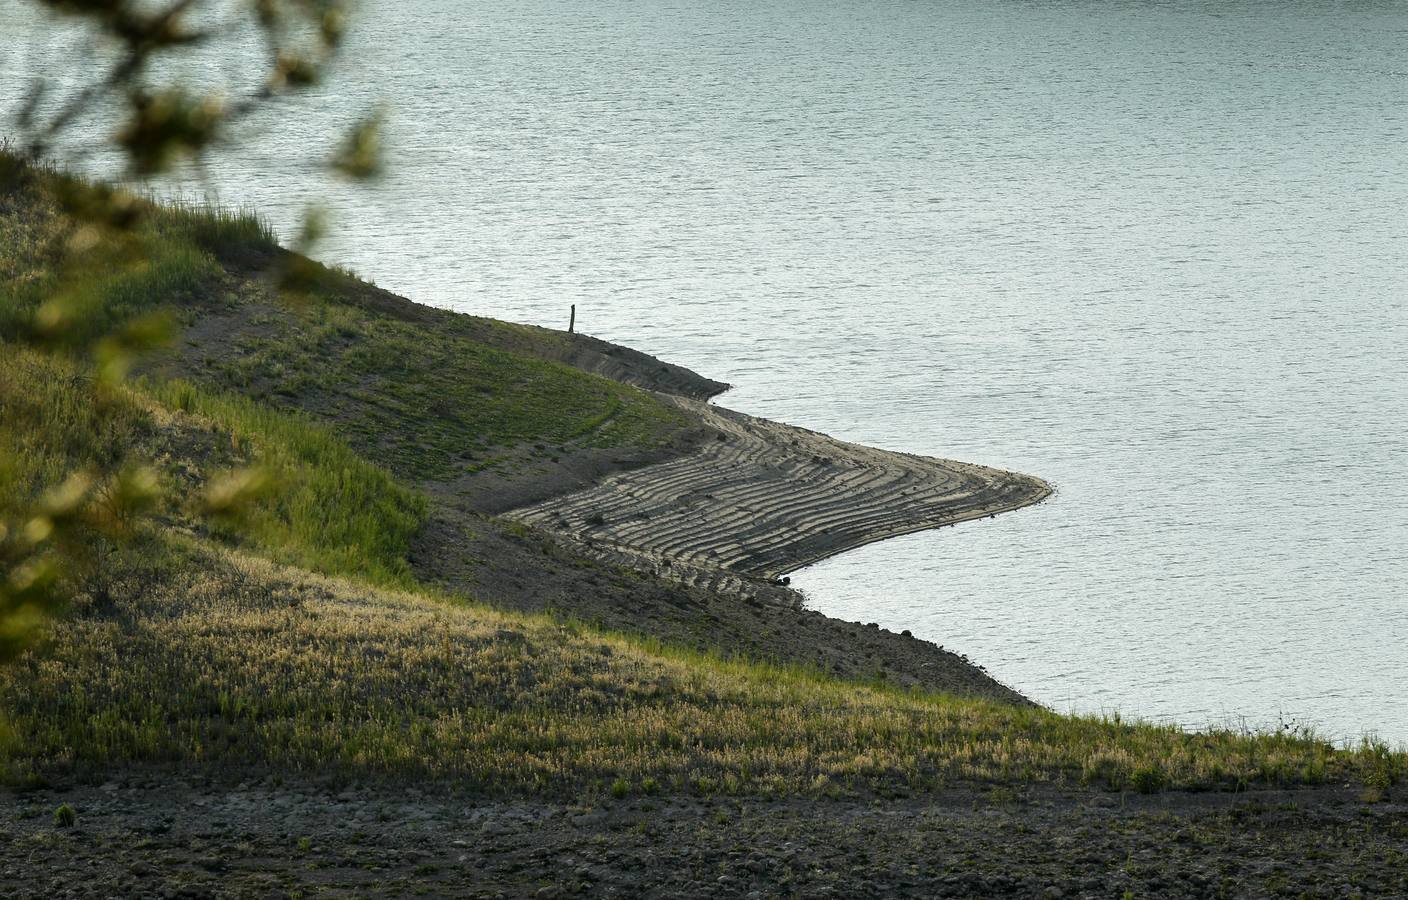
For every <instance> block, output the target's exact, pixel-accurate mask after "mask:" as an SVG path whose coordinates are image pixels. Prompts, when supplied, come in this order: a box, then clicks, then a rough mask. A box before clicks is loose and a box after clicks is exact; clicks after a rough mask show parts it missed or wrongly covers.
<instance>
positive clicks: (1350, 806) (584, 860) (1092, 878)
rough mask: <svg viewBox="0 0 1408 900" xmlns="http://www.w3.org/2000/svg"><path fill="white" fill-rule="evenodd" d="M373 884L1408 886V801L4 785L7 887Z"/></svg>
mask: <svg viewBox="0 0 1408 900" xmlns="http://www.w3.org/2000/svg"><path fill="white" fill-rule="evenodd" d="M64 804H67V805H68V806H69V807H70V808H71V809H72V810H73V812H74V820H73V824H72V825H70V826H67V827H62V826H60V825H58V824H56V822H55V810H56V809H57V808H59V807H60V806H61V805H64ZM368 894H375V895H388V896H418V895H426V896H468V897H560V896H592V897H613V896H617V897H635V896H646V897H779V896H782V897H827V896H831V897H847V898H849V897H882V896H884V897H888V896H913V897H936V896H937V897H943V896H956V897H994V896H996V897H1001V896H1012V897H1072V898H1074V897H1090V898H1095V897H1100V898H1107V897H1190V898H1192V897H1267V896H1289V897H1356V896H1359V897H1402V896H1405V895H1408V804H1405V803H1404V802H1403V801H1402V799H1401V798H1400V799H1398V800H1390V801H1388V802H1379V803H1367V802H1365V801H1364V800H1363V799H1362V798H1361V797H1359V796H1357V795H1356V794H1355V793H1353V792H1351V791H1347V790H1342V789H1332V790H1321V791H1298V792H1279V793H1257V794H1243V795H1240V796H1239V795H1230V794H1195V795H1186V794H1162V795H1153V796H1138V795H1119V794H1109V793H1100V792H1083V791H1081V792H1070V793H1063V792H1060V791H1055V790H1037V791H1032V792H1027V793H1017V792H1013V791H1012V790H1010V789H1005V788H996V789H992V788H989V789H978V788H974V789H961V790H954V791H951V792H948V793H945V794H942V795H939V796H934V797H926V798H899V799H889V800H855V799H852V800H845V799H841V800H830V799H819V800H809V799H788V800H763V799H736V798H689V799H672V798H640V797H632V798H622V799H610V798H606V799H596V800H593V801H582V802H578V803H571V802H538V801H532V800H520V801H503V800H499V801H488V800H484V799H476V798H474V797H472V796H469V795H462V794H457V793H456V792H455V791H453V790H448V789H440V790H435V791H430V790H419V789H414V788H390V787H380V788H365V787H361V788H359V787H352V788H346V787H329V786H326V785H322V786H319V785H314V784H309V783H305V784H300V785H295V784H283V785H279V786H276V785H275V784H274V779H262V780H257V781H247V782H243V783H225V784H216V783H211V782H205V781H202V780H199V779H184V780H180V779H177V780H173V779H172V778H170V777H169V776H164V775H157V774H139V775H135V776H126V777H117V778H114V779H113V780H112V781H109V782H106V783H104V784H102V785H88V786H69V787H63V788H47V789H44V790H40V791H32V792H25V793H14V792H7V793H4V794H0V896H5V897H119V896H149V897H273V896H351V895H368Z"/></svg>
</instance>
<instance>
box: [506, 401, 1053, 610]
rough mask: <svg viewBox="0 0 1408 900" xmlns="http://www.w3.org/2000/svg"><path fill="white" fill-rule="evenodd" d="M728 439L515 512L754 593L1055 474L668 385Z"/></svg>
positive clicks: (592, 543)
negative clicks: (756, 411) (1003, 466)
mask: <svg viewBox="0 0 1408 900" xmlns="http://www.w3.org/2000/svg"><path fill="white" fill-rule="evenodd" d="M661 396H662V399H668V400H670V401H671V402H673V403H676V404H678V405H679V406H681V407H683V408H685V409H686V410H687V411H688V412H690V413H692V414H694V415H696V416H698V417H699V418H700V419H701V420H702V421H703V422H704V424H705V425H706V426H708V427H709V428H710V429H712V430H713V431H714V432H715V434H716V438H715V439H714V440H712V441H706V442H705V445H704V446H703V448H702V449H700V450H698V451H696V452H694V453H691V454H689V455H688V456H684V457H681V458H679V459H675V460H672V461H670V462H665V463H660V464H657V465H651V466H646V467H644V468H640V469H635V470H632V471H627V472H621V473H618V474H616V475H612V476H611V477H609V478H607V479H605V480H604V481H602V482H600V483H598V484H596V485H593V486H591V487H588V488H586V489H583V490H580V491H577V492H575V493H572V494H568V495H566V496H563V497H557V498H554V499H552V500H548V501H544V502H542V503H538V504H534V505H532V506H527V507H523V508H520V509H517V510H515V511H512V512H510V513H508V515H509V517H510V518H515V519H518V520H520V521H522V522H525V523H527V524H529V525H533V526H535V527H537V528H541V529H543V530H545V531H548V532H550V533H552V534H554V535H557V536H559V537H564V538H568V539H570V540H571V541H573V542H574V543H575V544H576V545H578V546H579V547H581V548H583V549H585V550H586V551H587V552H588V553H590V554H592V555H595V556H597V557H598V558H603V559H608V560H610V561H613V562H619V563H623V564H626V565H630V566H633V567H637V568H645V569H648V570H650V571H653V572H656V573H659V574H661V575H665V576H668V577H672V578H675V579H677V580H680V581H683V582H685V583H687V584H692V585H697V586H699V587H704V588H707V589H711V590H723V591H729V592H739V591H743V592H746V591H747V590H748V589H749V587H750V585H754V584H756V583H757V582H758V581H771V580H774V579H776V578H778V577H779V576H781V575H783V574H784V573H786V572H790V571H792V570H794V569H797V568H800V567H801V566H804V565H807V564H808V563H812V562H815V561H817V560H819V559H823V558H825V557H827V556H832V555H834V554H836V553H840V552H842V551H843V550H848V549H851V548H853V547H858V546H860V545H862V544H867V543H871V542H873V541H878V540H882V539H884V538H888V537H894V536H896V535H900V534H906V533H909V532H913V531H922V530H925V529H930V528H938V527H942V526H944V525H952V524H955V523H957V522H962V521H967V520H970V519H978V518H984V517H988V516H993V515H996V514H998V513H1000V512H1006V511H1008V510H1012V509H1017V508H1019V507H1022V506H1028V505H1030V504H1033V503H1037V502H1039V501H1041V500H1043V499H1045V498H1046V497H1047V496H1049V495H1050V493H1051V486H1050V485H1048V484H1047V483H1046V482H1044V481H1042V480H1040V479H1038V478H1032V477H1030V476H1027V475H1021V474H1018V473H1015V472H1006V471H1003V470H1000V469H993V468H988V467H986V466H978V465H973V464H970V463H962V462H956V461H953V460H944V459H932V458H928V457H921V456H914V455H910V454H906V453H894V452H891V451H887V450H878V449H875V448H873V447H865V446H861V445H859V444H851V443H847V442H845V441H839V440H836V439H835V438H832V437H829V436H827V435H824V434H818V433H817V432H814V431H808V430H806V429H803V428H797V427H794V426H790V425H783V424H780V423H777V422H771V421H768V420H766V419H758V418H754V417H752V416H748V415H744V414H742V413H737V412H733V411H730V410H726V409H720V408H718V407H714V406H710V405H708V404H707V403H703V402H700V401H697V400H690V399H685V398H679V397H665V396H664V395H661Z"/></svg>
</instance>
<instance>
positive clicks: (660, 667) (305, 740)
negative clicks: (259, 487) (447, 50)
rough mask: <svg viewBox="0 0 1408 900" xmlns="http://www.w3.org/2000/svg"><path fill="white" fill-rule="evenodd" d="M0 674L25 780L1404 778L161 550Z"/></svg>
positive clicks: (810, 789)
mask: <svg viewBox="0 0 1408 900" xmlns="http://www.w3.org/2000/svg"><path fill="white" fill-rule="evenodd" d="M115 580H116V582H117V584H118V587H117V589H116V590H114V591H113V596H114V598H115V599H113V600H112V601H111V602H110V604H109V605H108V606H107V608H104V609H89V610H86V611H85V612H84V614H83V615H81V616H79V617H78V618H77V619H76V620H75V621H73V622H72V623H70V624H68V625H66V626H65V627H64V628H62V629H60V630H59V631H58V633H57V636H56V638H55V641H54V644H53V646H52V647H51V648H50V652H49V653H47V654H45V655H42V656H41V655H33V656H30V657H28V658H26V659H25V660H24V661H23V662H22V663H21V664H20V665H19V666H17V667H15V668H13V669H12V670H11V671H9V672H6V673H4V674H3V675H0V703H3V706H4V708H5V709H6V710H7V711H9V714H10V716H11V718H12V723H13V724H14V726H15V727H16V729H17V731H18V732H19V733H20V734H22V735H23V738H24V740H23V755H24V761H25V762H33V763H35V764H42V766H44V767H46V768H47V769H48V770H49V771H53V770H55V769H58V770H62V769H64V768H66V767H70V766H72V767H77V768H79V769H84V768H97V769H101V768H102V767H104V766H110V765H111V764H112V763H114V762H127V761H137V762H154V763H179V764H181V765H182V766H185V767H191V766H201V765H203V764H204V765H207V766H219V767H221V768H224V769H231V768H233V769H235V770H238V767H239V766H241V765H243V766H248V767H252V768H266V767H272V768H273V769H274V770H275V771H281V770H288V771H290V772H295V771H303V772H309V773H316V774H323V775H336V776H339V777H340V778H342V779H344V780H362V779H365V778H368V777H371V776H388V775H389V776H393V777H399V778H409V779H415V780H423V779H447V780H450V781H452V782H455V783H458V784H461V785H462V786H465V787H468V788H470V789H473V790H482V791H486V792H516V791H523V790H528V791H536V790H546V791H548V792H550V793H555V792H563V791H569V790H582V789H587V790H591V789H594V788H595V789H598V790H602V791H606V790H610V791H612V792H613V793H627V792H629V793H654V792H678V791H683V792H686V793H703V794H708V793H715V792H721V793H763V794H769V793H774V794H786V793H797V792H804V793H816V794H838V793H846V794H850V793H854V792H859V793H869V792H878V793H881V794H893V793H907V792H909V791H915V790H920V791H922V790H927V789H931V788H935V787H939V786H943V785H952V784H956V783H972V782H979V783H991V782H1010V781H1020V782H1032V781H1043V782H1054V783H1060V784H1067V785H1078V784H1090V785H1094V786H1098V787H1115V788H1132V789H1136V790H1146V791H1148V790H1157V789H1163V788H1195V789H1205V788H1225V787H1236V786H1245V785H1249V784H1318V783H1322V782H1325V781H1341V780H1344V779H1358V780H1364V781H1368V782H1369V783H1379V782H1380V781H1386V780H1389V779H1392V778H1397V777H1402V776H1403V775H1404V774H1405V772H1404V763H1403V759H1402V758H1401V757H1394V756H1391V755H1386V754H1383V753H1381V752H1378V751H1375V750H1372V749H1364V750H1361V751H1359V752H1354V753H1349V752H1343V751H1336V750H1335V749H1333V748H1332V747H1330V746H1328V745H1326V744H1324V743H1320V742H1315V741H1308V740H1303V739H1299V738H1294V737H1290V736H1280V735H1260V736H1248V735H1239V734H1232V733H1216V734H1211V733H1209V734H1185V733H1182V732H1180V731H1177V730H1175V729H1171V728H1159V727H1153V726H1148V725H1128V724H1120V723H1118V722H1115V721H1107V720H1101V719H1093V718H1082V717H1072V716H1060V715H1056V714H1053V713H1050V712H1046V711H1044V710H1039V709H1033V708H1029V707H1018V706H1011V705H1005V704H999V703H994V702H990V701H982V700H959V699H954V698H947V697H940V696H932V695H923V694H914V693H906V692H901V691H898V690H895V689H892V688H886V687H884V686H878V685H856V684H848V683H844V682H839V681H835V680H831V679H827V678H824V677H820V676H817V675H814V674H811V673H808V672H805V671H800V670H787V669H777V668H772V667H766V666H760V665H754V664H747V663H740V662H724V661H721V660H719V659H716V658H713V657H709V656H703V655H697V654H688V653H682V652H676V651H671V650H669V649H666V648H660V647H652V646H645V645H642V644H641V643H640V642H638V641H633V640H630V639H626V638H622V637H620V636H612V635H607V634H602V633H600V632H595V631H593V630H591V629H586V628H581V627H575V626H572V625H570V624H562V623H559V622H554V621H552V620H548V619H545V618H533V617H524V616H515V615H508V614H503V613H497V612H493V611H490V610H487V609H484V608H482V607H477V606H467V605H459V604H454V603H447V602H444V601H443V600H437V599H432V598H427V597H425V596H423V595H419V594H415V593H406V592H390V591H387V590H381V589H373V588H371V587H368V586H366V585H362V584H358V583H354V582H348V581H343V580H336V579H329V578H323V577H318V576H313V575H310V574H308V573H307V572H305V571H301V570H296V569H289V568H280V567H277V566H274V565H272V564H270V563H268V562H265V561H263V560H260V559H257V558H254V557H250V556H246V555H238V554H234V553H231V552H230V551H217V550H212V549H210V548H209V547H208V546H201V545H198V544H195V543H192V542H189V541H182V542H172V543H170V544H168V545H166V546H163V547H161V548H160V552H157V550H155V549H153V550H151V551H149V553H148V554H146V555H145V556H144V557H143V558H140V559H136V560H132V561H129V563H128V564H127V565H126V566H125V567H124V569H123V571H122V572H121V573H119V574H118V575H117V577H116V579H115Z"/></svg>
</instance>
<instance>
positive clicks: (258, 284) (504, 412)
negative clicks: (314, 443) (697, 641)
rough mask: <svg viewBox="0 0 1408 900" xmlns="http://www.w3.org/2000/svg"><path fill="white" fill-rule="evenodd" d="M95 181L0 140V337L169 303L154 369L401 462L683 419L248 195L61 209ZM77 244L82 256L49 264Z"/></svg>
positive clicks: (457, 468) (421, 468) (654, 433)
mask: <svg viewBox="0 0 1408 900" xmlns="http://www.w3.org/2000/svg"><path fill="white" fill-rule="evenodd" d="M95 190H98V189H97V188H94V187H93V186H92V185H89V184H87V183H86V182H83V181H81V180H78V179H74V178H71V177H68V176H65V175H62V174H59V173H55V172H51V171H48V170H44V169H36V168H34V167H32V166H29V165H26V164H23V163H21V162H19V161H18V160H16V159H15V158H14V157H12V156H7V155H4V154H0V338H5V337H7V336H8V337H11V338H13V337H15V336H17V335H21V334H26V333H29V332H31V331H33V330H34V328H35V327H36V323H40V324H43V323H45V322H48V321H50V320H52V319H54V318H55V316H56V314H57V315H58V318H60V319H61V320H62V324H63V326H64V328H63V333H64V336H65V338H66V339H68V340H70V341H74V342H77V341H78V340H80V339H86V338H91V337H93V336H97V335H104V334H110V333H113V332H115V331H118V332H120V331H121V329H122V328H123V326H124V325H127V324H129V323H131V322H133V321H134V320H138V319H140V318H141V317H143V316H147V315H151V314H154V313H159V312H164V313H169V314H171V315H172V316H174V319H175V323H176V326H177V327H176V335H177V340H176V342H175V344H174V346H173V347H172V350H171V352H169V353H168V354H167V355H166V357H165V361H164V363H163V364H162V365H161V366H160V371H161V372H162V374H163V375H166V376H171V375H178V376H182V377H185V378H186V379H187V380H190V381H192V382H195V383H197V384H201V385H203V386H205V387H207V388H211V389H214V390H217V391H223V392H228V393H239V394H243V395H245V396H248V397H251V398H253V399H257V400H260V401H263V402H265V403H268V404H271V405H274V406H282V407H285V408H295V409H299V410H302V411H304V412H307V413H309V414H311V415H313V416H314V417H316V418H318V419H321V420H323V421H325V422H330V423H331V424H333V425H334V427H335V428H336V429H337V430H338V432H339V433H340V434H342V435H343V436H344V437H345V438H346V439H347V440H348V441H349V442H350V443H351V444H352V445H353V446H354V447H355V448H356V449H357V450H358V451H360V452H361V453H362V454H363V455H364V456H366V457H368V458H370V459H371V460H373V461H375V462H377V463H380V464H383V465H386V466H388V467H390V468H391V469H392V470H393V471H395V472H397V473H398V474H400V475H403V476H405V477H409V478H413V479H434V480H453V479H454V478H456V477H457V476H460V475H463V474H466V473H473V472H477V471H481V470H483V469H485V468H489V467H495V466H504V467H512V466H514V465H515V464H517V463H520V462H522V461H524V460H526V459H532V458H535V457H536V458H542V459H551V458H553V457H557V456H560V455H563V454H567V453H570V452H572V451H574V450H579V449H584V448H585V449H591V448H595V449H612V448H623V449H627V450H633V451H637V452H641V451H644V452H649V451H652V450H655V449H658V448H661V447H663V446H665V445H668V444H669V443H670V442H671V441H673V440H675V439H676V438H677V437H678V436H679V435H680V433H681V432H682V431H683V430H685V429H687V428H688V427H689V426H690V424H691V423H690V422H689V421H688V420H687V419H686V418H685V417H684V416H683V415H682V414H681V413H679V412H678V411H677V410H676V409H675V408H674V407H672V406H669V405H667V404H665V403H662V402H660V401H659V400H657V399H655V398H654V397H652V396H650V395H649V394H648V393H646V392H644V391H642V390H639V389H638V388H635V387H631V386H629V385H625V384H621V383H619V382H616V381H612V380H610V379H608V378H604V377H600V376H597V375H592V374H589V373H586V372H583V371H579V370H577V369H573V368H572V367H570V366H568V365H565V364H563V363H561V362H557V361H555V360H554V359H552V358H551V353H552V351H554V350H556V349H557V348H556V346H555V344H556V343H557V342H560V340H561V339H560V338H558V337H556V336H551V335H548V334H545V333H538V332H535V331H534V330H530V329H526V328H522V327H520V326H514V325H510V324H508V323H502V322H493V321H491V320H485V319H477V318H474V317H470V316H458V315H454V314H450V313H445V312H442V311H437V310H431V309H429V308H426V307H418V306H415V305H414V304H410V303H407V302H406V301H401V300H399V298H394V297H392V296H391V295H387V294H385V293H384V292H381V291H378V290H377V289H376V288H374V287H372V286H371V285H368V284H366V283H364V282H361V281H359V280H358V279H356V278H354V277H352V276H350V275H348V274H347V273H345V272H341V271H338V270H335V269H329V268H326V267H324V266H321V265H319V264H317V263H314V262H312V261H310V260H307V259H304V258H302V257H297V256H295V255H293V254H288V253H286V252H285V251H283V250H280V249H279V248H278V246H277V244H276V243H275V240H274V237H273V234H272V231H271V230H270V228H269V227H268V225H267V224H266V223H265V222H264V221H263V220H261V219H260V218H259V217H258V215H257V214H255V213H253V212H252V211H248V210H244V211H238V210H225V209H212V208H204V207H201V206H199V205H196V204H190V203H178V204H170V203H164V204H163V203H152V202H149V201H147V200H143V199H134V201H133V204H132V208H133V210H134V217H135V221H136V223H137V224H136V227H134V228H130V229H126V230H119V229H113V228H100V227H93V226H79V225H76V224H75V221H74V219H73V217H72V216H71V215H70V214H69V211H70V210H75V209H80V208H82V206H83V203H84V202H85V198H87V197H88V195H89V193H91V192H93V191H95ZM75 247H78V248H81V256H80V257H79V258H78V261H79V262H80V263H81V264H79V265H67V266H63V267H59V266H56V265H55V263H56V261H58V260H59V259H60V258H61V257H62V256H63V255H64V254H66V253H67V254H73V253H74V249H75ZM69 259H70V261H74V257H73V256H71V255H70V257H69ZM134 260H138V262H137V263H136V264H133V261H134ZM60 271H62V277H61V276H60V274H59V273H60ZM280 280H282V281H284V282H286V286H287V288H288V289H286V290H282V291H281V290H279V288H278V287H277V284H276V282H278V281H280ZM534 350H545V351H548V353H547V356H548V357H549V358H544V354H542V353H535V352H533V351H534Z"/></svg>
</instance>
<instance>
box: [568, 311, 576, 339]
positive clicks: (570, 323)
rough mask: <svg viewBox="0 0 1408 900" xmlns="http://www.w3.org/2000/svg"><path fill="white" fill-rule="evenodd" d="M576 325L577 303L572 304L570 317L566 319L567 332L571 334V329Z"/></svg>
mask: <svg viewBox="0 0 1408 900" xmlns="http://www.w3.org/2000/svg"><path fill="white" fill-rule="evenodd" d="M576 327H577V304H575V303H573V304H572V317H571V318H570V319H568V320H567V333H568V334H571V333H572V329H574V328H576Z"/></svg>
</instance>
